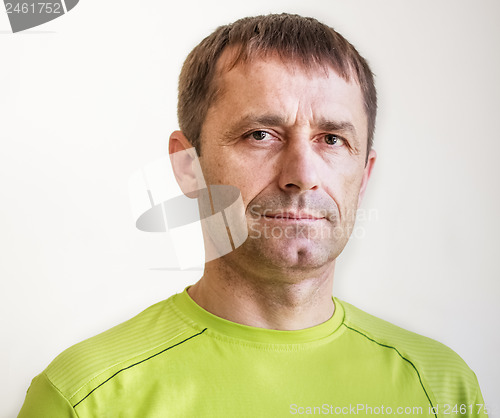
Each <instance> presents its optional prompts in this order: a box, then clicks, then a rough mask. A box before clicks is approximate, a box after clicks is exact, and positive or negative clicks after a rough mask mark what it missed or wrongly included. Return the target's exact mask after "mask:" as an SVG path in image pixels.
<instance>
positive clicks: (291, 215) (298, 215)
mask: <svg viewBox="0 0 500 418" xmlns="http://www.w3.org/2000/svg"><path fill="white" fill-rule="evenodd" d="M264 216H266V217H268V218H284V219H323V218H324V216H319V215H315V214H313V213H307V212H294V211H279V212H271V213H264Z"/></svg>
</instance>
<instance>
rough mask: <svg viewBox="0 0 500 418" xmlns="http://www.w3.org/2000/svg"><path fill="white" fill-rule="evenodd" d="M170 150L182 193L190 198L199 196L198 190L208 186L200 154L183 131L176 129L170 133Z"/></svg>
mask: <svg viewBox="0 0 500 418" xmlns="http://www.w3.org/2000/svg"><path fill="white" fill-rule="evenodd" d="M168 152H169V154H170V161H171V163H172V169H173V171H174V175H175V178H176V180H177V183H178V184H179V186H180V188H181V190H182V193H184V194H185V195H186V196H187V197H190V198H196V197H198V190H200V189H204V188H205V187H206V185H205V180H204V178H203V173H202V172H201V167H200V162H199V160H198V154H197V153H196V150H195V149H194V147H193V146H192V145H191V143H190V142H189V140H188V139H187V138H186V136H185V135H184V134H183V133H182V132H181V131H174V132H172V134H171V135H170V141H169V144H168Z"/></svg>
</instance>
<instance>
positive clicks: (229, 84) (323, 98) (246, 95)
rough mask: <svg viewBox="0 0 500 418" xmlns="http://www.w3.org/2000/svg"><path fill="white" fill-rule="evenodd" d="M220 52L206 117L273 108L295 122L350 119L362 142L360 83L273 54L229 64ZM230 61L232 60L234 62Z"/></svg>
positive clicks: (363, 122) (363, 114)
mask: <svg viewBox="0 0 500 418" xmlns="http://www.w3.org/2000/svg"><path fill="white" fill-rule="evenodd" d="M234 61H235V55H234V51H231V50H229V51H225V52H224V53H223V54H222V56H221V57H220V60H219V62H218V65H217V77H216V85H217V90H218V92H217V96H216V100H215V101H214V102H213V103H212V106H211V107H210V108H209V111H208V114H207V119H210V118H213V117H217V115H216V114H217V113H219V114H220V115H221V116H222V114H223V115H224V123H230V122H231V120H232V119H234V118H236V117H242V116H243V114H246V113H247V114H248V113H252V114H259V113H263V112H265V113H267V114H269V113H272V114H273V115H274V114H276V116H279V117H280V118H281V119H283V120H288V121H289V122H290V123H295V124H311V123H313V122H314V121H315V120H341V121H346V122H350V123H352V124H353V125H354V126H355V127H356V130H357V131H358V135H359V137H360V138H362V139H363V140H364V141H366V135H367V118H366V112H365V108H364V100H363V94H362V91H361V88H360V87H359V85H358V83H357V82H356V81H355V79H354V77H351V80H350V81H347V80H344V79H343V78H342V77H340V76H339V75H338V74H337V72H336V71H335V70H334V69H333V68H332V67H329V66H321V65H314V66H307V67H306V66H304V65H301V64H300V63H297V62H294V61H292V60H288V59H283V58H282V57H280V56H278V55H277V54H276V53H269V54H266V55H265V56H262V55H257V56H252V57H251V58H250V59H246V60H240V61H237V62H236V64H234ZM233 64H234V65H233Z"/></svg>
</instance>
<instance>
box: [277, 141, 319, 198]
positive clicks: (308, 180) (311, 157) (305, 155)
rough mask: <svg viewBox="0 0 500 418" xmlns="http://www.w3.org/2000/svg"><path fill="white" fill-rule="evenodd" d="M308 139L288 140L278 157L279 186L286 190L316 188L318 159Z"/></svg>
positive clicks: (294, 190)
mask: <svg viewBox="0 0 500 418" xmlns="http://www.w3.org/2000/svg"><path fill="white" fill-rule="evenodd" d="M316 159H317V155H315V153H314V150H313V149H312V144H311V143H310V141H309V140H298V141H289V142H288V143H287V145H286V147H285V149H284V150H283V151H282V155H281V158H280V164H281V165H280V169H281V170H280V175H279V187H280V188H281V189H282V190H284V191H287V192H305V191H307V190H316V189H318V188H319V185H320V178H319V175H318V167H317V164H318V161H317V160H316Z"/></svg>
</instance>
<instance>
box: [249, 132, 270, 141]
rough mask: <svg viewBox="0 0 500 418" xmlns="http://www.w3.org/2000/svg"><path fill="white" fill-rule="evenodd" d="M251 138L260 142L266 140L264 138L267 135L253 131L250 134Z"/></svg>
mask: <svg viewBox="0 0 500 418" xmlns="http://www.w3.org/2000/svg"><path fill="white" fill-rule="evenodd" d="M251 135H252V138H253V139H256V140H257V141H262V140H263V139H266V136H267V135H269V134H268V133H267V132H266V131H254V132H252V133H251Z"/></svg>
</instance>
